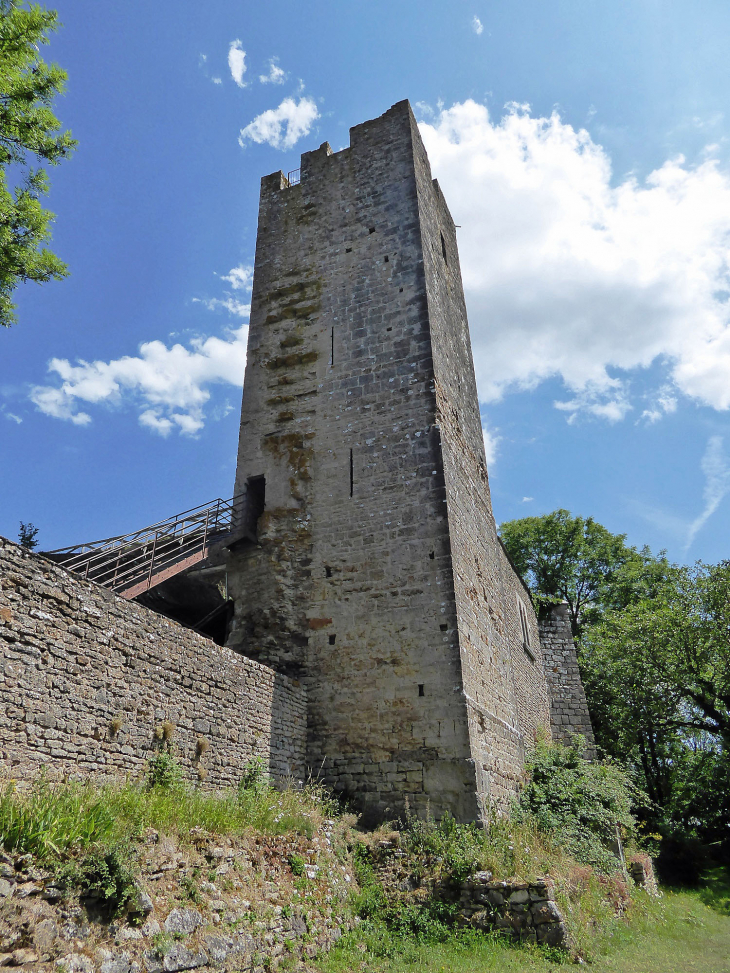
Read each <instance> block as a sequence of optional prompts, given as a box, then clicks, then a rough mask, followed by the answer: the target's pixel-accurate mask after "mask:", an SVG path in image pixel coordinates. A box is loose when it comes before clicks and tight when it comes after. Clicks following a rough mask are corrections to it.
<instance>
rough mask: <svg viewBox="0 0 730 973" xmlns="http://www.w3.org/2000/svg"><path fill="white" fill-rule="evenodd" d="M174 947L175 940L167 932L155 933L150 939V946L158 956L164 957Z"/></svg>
mask: <svg viewBox="0 0 730 973" xmlns="http://www.w3.org/2000/svg"><path fill="white" fill-rule="evenodd" d="M174 945H175V940H174V939H173V937H172V936H171V935H170V933H169V932H156V933H155V934H154V936H153V937H152V946H153V948H154V951H155V952H156V953H157V955H158V956H161V957H163V958H164V957H165V956H167V954H168V953H169V952H170V950H171V949H172V947H173V946H174Z"/></svg>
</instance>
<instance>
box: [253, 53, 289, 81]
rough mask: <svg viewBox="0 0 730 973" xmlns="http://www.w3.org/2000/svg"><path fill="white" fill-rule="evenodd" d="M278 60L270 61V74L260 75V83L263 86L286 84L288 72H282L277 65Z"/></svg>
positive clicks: (276, 58)
mask: <svg viewBox="0 0 730 973" xmlns="http://www.w3.org/2000/svg"><path fill="white" fill-rule="evenodd" d="M278 60H279V58H278V57H272V58H271V59H270V61H269V73H268V74H260V75H259V81H260V82H261V84H284V82H285V81H286V71H282V69H281V68H280V67H279V65H278V64H277V63H276V62H277V61H278Z"/></svg>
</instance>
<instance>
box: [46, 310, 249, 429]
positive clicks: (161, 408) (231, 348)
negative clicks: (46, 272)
mask: <svg viewBox="0 0 730 973" xmlns="http://www.w3.org/2000/svg"><path fill="white" fill-rule="evenodd" d="M247 335H248V326H247V325H241V326H240V327H239V328H238V329H237V330H236V331H233V332H231V333H230V336H229V337H228V339H223V338H217V337H208V338H196V339H193V340H192V341H191V342H190V347H189V348H185V347H184V346H183V345H181V344H174V345H173V346H172V347H170V348H168V347H167V346H166V345H165V344H163V342H161V341H148V342H145V343H144V344H142V345H141V346H140V349H139V355H137V356H136V357H132V356H124V357H123V358H117V359H114V360H112V361H109V362H103V361H95V362H85V361H77V363H76V364H75V365H72V364H71V362H69V361H68V359H65V358H54V359H52V360H51V362H50V364H49V371H51V372H55V373H56V375H57V376H58V378H59V379H60V381H61V384H60V385H45V386H36V387H35V388H34V389H32V390H31V395H30V398H31V400H32V401H33V402H34V403H35V405H36V407H37V408H38V409H39V410H40V411H41V412H43V413H45V414H46V415H49V416H54V417H55V418H57V419H66V420H68V421H70V422H73V423H75V424H76V425H88V423H90V422H91V416H90V415H89V414H88V413H86V412H82V411H79V405H80V403H84V404H87V405H89V404H91V405H99V404H104V405H107V406H116V407H118V406H121V405H123V404H124V403H125V401H127V400H129V399H132V400H133V401H135V402H137V403H138V405H139V406H141V409H142V411H141V412H140V414H139V422H140V424H141V425H142V426H144V427H146V428H147V429H151V430H153V431H154V432H157V433H159V434H160V435H163V436H167V435H168V434H169V433H170V432H171V431H172V430H173V429H178V431H179V432H180V433H183V434H186V435H194V434H195V433H197V432H199V431H200V429H202V428H203V425H204V421H205V413H204V406H205V404H206V402H207V401H208V399H209V398H210V391H209V389H208V386H210V385H213V384H216V383H224V384H229V385H235V386H240V385H241V384H242V382H243V372H244V368H245V363H246V339H247Z"/></svg>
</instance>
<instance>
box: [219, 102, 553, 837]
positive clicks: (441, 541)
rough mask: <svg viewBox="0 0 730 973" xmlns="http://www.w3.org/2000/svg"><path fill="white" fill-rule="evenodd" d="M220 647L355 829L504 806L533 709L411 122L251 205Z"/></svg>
mask: <svg viewBox="0 0 730 973" xmlns="http://www.w3.org/2000/svg"><path fill="white" fill-rule="evenodd" d="M236 494H237V495H238V494H243V495H244V496H245V498H246V499H245V502H244V505H243V510H242V512H241V519H240V523H241V530H240V539H239V541H238V542H237V543H236V544H235V545H234V547H233V549H232V552H231V557H230V561H229V565H228V576H229V586H230V590H231V593H232V595H233V598H234V601H235V604H236V614H235V619H234V627H233V630H232V632H231V636H230V639H229V643H228V644H229V645H230V646H232V647H234V648H236V649H237V650H238V651H241V652H243V653H244V654H246V655H250V656H252V657H254V658H257V659H259V660H260V661H262V662H264V663H266V664H267V665H271V666H273V667H275V668H277V669H279V670H281V671H283V672H286V673H288V674H289V675H290V676H293V677H295V678H297V679H299V680H302V681H303V682H304V683H305V684H306V687H307V692H308V700H309V703H308V707H309V709H308V760H309V765H310V767H311V769H312V770H313V772H315V773H316V772H321V774H322V776H323V777H324V778H325V780H326V781H327V782H328V783H330V784H331V785H332V786H334V787H335V788H336V789H338V790H340V791H342V792H344V793H346V794H347V795H348V796H349V797H351V798H352V799H353V800H354V801H355V802H356V803H357V804H359V805H360V806H361V807H362V808H363V809H364V810H365V811H366V812H367V813H368V814H369V815H371V816H372V817H383V816H386V817H387V816H395V815H396V814H398V813H401V812H402V810H403V806H404V802H405V800H406V797H407V798H408V800H409V803H410V806H411V807H412V808H416V809H418V810H421V811H425V809H426V806H427V805H430V807H431V809H432V811H433V813H435V814H436V815H440V814H442V813H444V812H445V811H447V810H448V811H450V812H451V813H452V814H454V815H455V816H456V817H457V818H459V819H462V820H471V819H475V818H477V817H478V816H479V815H480V814H484V813H485V812H486V809H487V808H488V807H489V806H491V805H496V806H502V805H504V804H505V803H506V802H507V800H508V798H509V796H510V794H512V793H513V792H514V790H515V788H516V786H517V783H518V781H519V779H520V777H521V775H522V770H523V761H524V754H525V750H526V748H528V747H530V746H531V745H532V743H533V741H534V738H535V733H536V732H537V730H538V728H539V727H544V728H545V730H546V731H547V732H549V727H550V709H549V701H548V692H547V686H546V680H545V673H544V671H543V665H542V654H541V649H540V643H539V637H538V630H537V623H536V619H535V616H534V612H533V610H532V607H531V605H530V600H529V597H528V595H527V593H526V591H525V590H524V588H523V587H522V585H521V583H520V581H519V579H518V578H517V576H516V575H515V574H514V572H513V570H512V568H511V566H510V565H509V563H508V561H507V559H506V556H505V555H504V552H503V551H502V548H501V546H500V544H499V542H498V539H497V532H496V526H495V523H494V517H493V514H492V507H491V500H490V494H489V481H488V475H487V467H486V460H485V454H484V442H483V435H482V428H481V420H480V415H479V404H478V400H477V391H476V382H475V378H474V367H473V362H472V355H471V345H470V341H469V332H468V324H467V316H466V306H465V303H464V293H463V287H462V282H461V272H460V267H459V255H458V248H457V242H456V229H455V226H454V222H453V220H452V218H451V215H450V213H449V210H448V207H447V205H446V202H445V200H444V197H443V194H442V193H441V190H440V188H439V186H438V183H437V182H436V181H435V180H434V179H433V178H432V175H431V170H430V166H429V163H428V158H427V156H426V152H425V149H424V146H423V143H422V141H421V137H420V134H419V132H418V127H417V125H416V121H415V118H414V116H413V113H412V111H411V109H410V105H409V104H408V102H407V101H402V102H399V103H398V104H396V105H394V106H393V107H392V108H391V109H389V111H387V112H385V114H384V115H381V116H380V117H379V118H376V119H373V120H371V121H368V122H365V123H363V124H362V125H357V126H355V127H354V128H352V129H351V130H350V146H349V148H345V149H343V150H342V151H340V152H335V153H333V152H332V150H331V148H330V146H329V145H328V143H324V144H323V145H322V146H321V147H320V148H319V149H316V150H314V151H312V152H305V153H304V154H303V155H302V157H301V178H300V181H299V183H297V184H296V185H290V184H289V183H288V180H287V178H286V176H284V174H283V173H281V172H279V173H273V174H271V175H269V176H265V177H264V179H263V180H262V183H261V197H260V207H259V226H258V236H257V244H256V259H255V270H254V281H253V292H252V300H251V323H250V329H249V345H248V361H247V366H246V377H245V383H244V394H243V405H242V413H241V433H240V441H239V454H238V467H237V477H236Z"/></svg>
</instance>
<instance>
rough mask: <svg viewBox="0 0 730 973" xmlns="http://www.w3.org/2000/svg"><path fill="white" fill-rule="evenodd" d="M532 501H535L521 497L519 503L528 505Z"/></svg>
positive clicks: (532, 498)
mask: <svg viewBox="0 0 730 973" xmlns="http://www.w3.org/2000/svg"><path fill="white" fill-rule="evenodd" d="M534 499H535V498H534V497H523V498H522V499H521V500H520V503H530V502H531V501H532V500H534Z"/></svg>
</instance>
